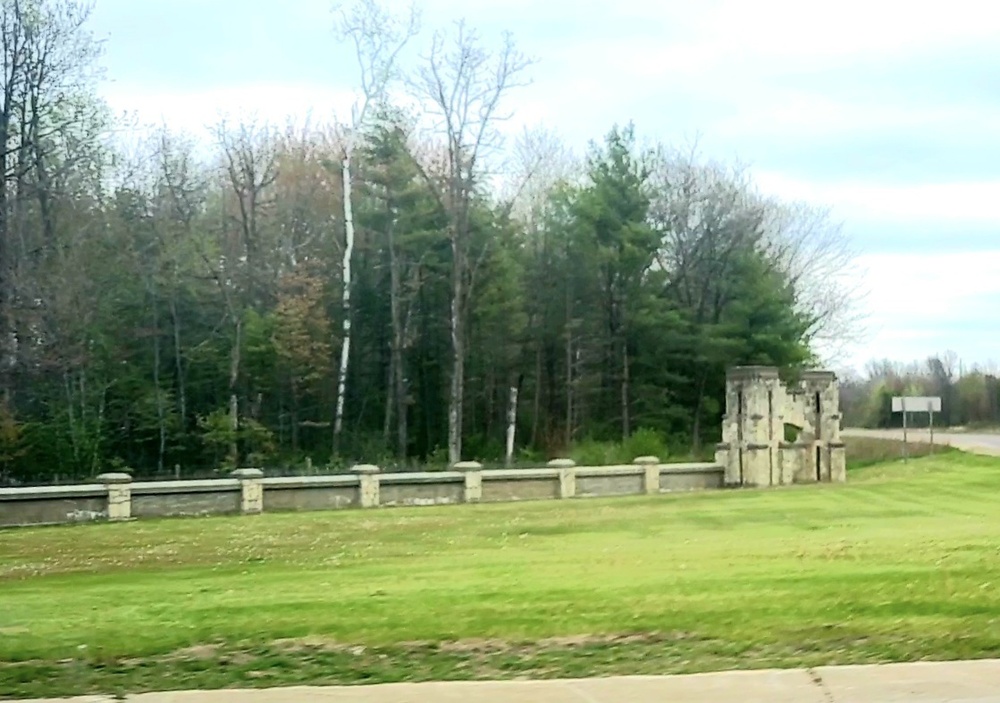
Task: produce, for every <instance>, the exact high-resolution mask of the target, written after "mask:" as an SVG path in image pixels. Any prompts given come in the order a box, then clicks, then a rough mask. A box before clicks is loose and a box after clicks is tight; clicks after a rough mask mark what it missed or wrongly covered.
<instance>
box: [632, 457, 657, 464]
mask: <svg viewBox="0 0 1000 703" xmlns="http://www.w3.org/2000/svg"><path fill="white" fill-rule="evenodd" d="M632 463H633V464H641V465H643V466H649V465H651V464H659V463H660V457H658V456H637V457H636V458H635V459H633V460H632Z"/></svg>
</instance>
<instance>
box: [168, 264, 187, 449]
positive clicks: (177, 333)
mask: <svg viewBox="0 0 1000 703" xmlns="http://www.w3.org/2000/svg"><path fill="white" fill-rule="evenodd" d="M175 276H176V274H175ZM170 318H171V323H172V325H173V332H174V334H173V337H174V373H176V374H177V406H178V410H179V411H180V414H181V427H183V428H184V431H185V432H186V431H187V381H186V380H185V378H184V376H185V373H184V359H183V357H182V356H181V349H182V346H181V319H180V316H179V315H178V314H177V299H176V298H175V294H174V293H171V294H170Z"/></svg>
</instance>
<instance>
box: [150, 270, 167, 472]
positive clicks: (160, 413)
mask: <svg viewBox="0 0 1000 703" xmlns="http://www.w3.org/2000/svg"><path fill="white" fill-rule="evenodd" d="M151 293H152V296H153V301H152V305H153V330H154V333H153V387H154V388H155V389H156V419H157V422H158V423H159V430H160V446H159V451H158V453H157V456H156V471H157V473H158V474H162V473H163V461H164V455H165V454H166V453H167V413H166V408H164V406H163V388H162V387H161V386H160V356H161V354H160V309H159V304H158V301H157V299H156V285H155V284H154V285H153V287H152V290H151Z"/></svg>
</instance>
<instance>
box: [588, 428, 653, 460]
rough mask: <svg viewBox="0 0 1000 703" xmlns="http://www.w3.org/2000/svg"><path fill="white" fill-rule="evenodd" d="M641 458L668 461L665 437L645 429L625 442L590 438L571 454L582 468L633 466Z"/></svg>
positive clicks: (639, 430)
mask: <svg viewBox="0 0 1000 703" xmlns="http://www.w3.org/2000/svg"><path fill="white" fill-rule="evenodd" d="M640 456H655V457H658V458H659V459H660V460H662V461H666V459H667V457H669V456H670V449H669V447H668V446H667V442H666V440H665V439H664V437H663V435H661V434H659V433H658V432H656V431H655V430H651V429H649V428H645V427H643V428H639V429H638V430H636V431H635V432H633V433H632V434H631V435H630V436H629V438H628V439H626V440H625V441H624V442H598V441H596V440H593V439H589V438H588V439H585V440H583V441H582V442H579V443H577V444H576V445H575V446H574V447H573V451H572V452H570V457H571V458H572V459H573V461H575V462H576V463H577V464H578V465H580V466H608V465H611V464H631V463H632V461H633V460H635V459H636V458H638V457H640Z"/></svg>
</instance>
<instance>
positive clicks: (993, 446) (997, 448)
mask: <svg viewBox="0 0 1000 703" xmlns="http://www.w3.org/2000/svg"><path fill="white" fill-rule="evenodd" d="M840 434H841V436H842V437H874V438H876V439H896V440H900V441H902V439H903V430H862V429H856V428H849V429H843V430H841V431H840ZM906 437H907V439H908V440H909V441H911V442H930V439H931V438H930V432H928V431H927V430H926V429H910V430H907V431H906ZM934 444H947V445H949V446H951V447H954V448H955V449H961V450H962V451H966V452H971V453H973V454H988V455H990V456H1000V433H997V434H989V433H985V432H960V431H956V430H934Z"/></svg>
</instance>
